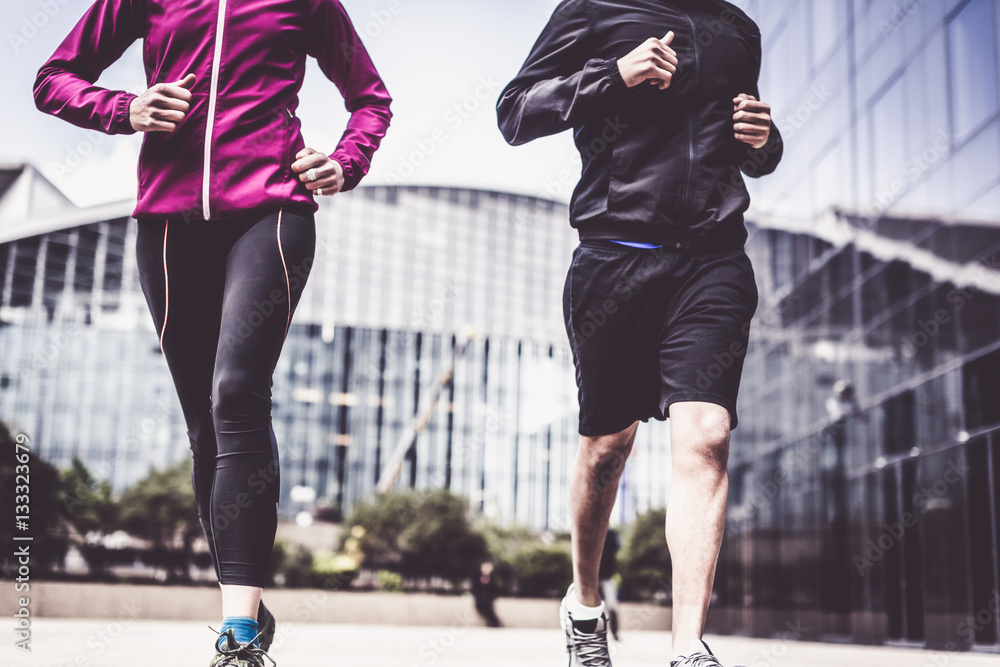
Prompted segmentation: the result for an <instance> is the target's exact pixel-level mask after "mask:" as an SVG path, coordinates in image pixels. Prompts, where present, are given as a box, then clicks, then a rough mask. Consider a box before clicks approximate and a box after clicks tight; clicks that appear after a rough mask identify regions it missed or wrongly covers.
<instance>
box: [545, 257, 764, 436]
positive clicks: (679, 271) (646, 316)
mask: <svg viewBox="0 0 1000 667" xmlns="http://www.w3.org/2000/svg"><path fill="white" fill-rule="evenodd" d="M757 296H758V295H757V285H756V282H755V280H754V272H753V267H752V266H751V264H750V258H749V257H747V255H746V253H745V252H744V251H743V249H742V248H741V249H737V250H731V251H726V252H722V253H717V254H708V255H691V254H688V253H684V252H677V251H673V250H669V249H665V248H662V249H661V248H657V249H651V250H646V249H637V248H631V247H627V246H622V245H619V244H616V243H612V242H611V241H591V240H586V241H583V242H582V243H581V244H580V245H579V246H578V247H577V248H576V250H575V251H574V252H573V262H572V264H570V268H569V273H568V275H567V277H566V286H565V289H564V292H563V317H564V318H565V321H566V332H567V334H568V335H569V340H570V345H571V347H572V349H573V360H574V362H575V364H576V383H577V387H578V388H579V399H580V434H581V435H585V436H591V437H593V436H599V435H609V434H612V433H618V432H620V431H623V430H625V429H626V428H628V427H629V426H631V425H632V424H633V423H634V422H636V421H648V420H649V419H650V418H653V419H658V420H661V421H663V420H665V419H666V418H667V416H668V415H669V408H670V406H671V405H672V404H673V403H679V402H684V401H702V402H707V403H715V404H717V405H721V406H722V407H724V408H726V410H728V411H729V414H730V416H731V418H732V421H731V427H732V428H736V424H737V421H738V420H737V416H736V396H737V394H738V393H739V387H740V376H741V375H742V374H743V360H744V357H745V356H746V352H747V343H748V340H749V336H750V320H751V319H752V318H753V315H754V313H755V312H756V310H757Z"/></svg>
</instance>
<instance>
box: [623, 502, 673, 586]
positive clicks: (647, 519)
mask: <svg viewBox="0 0 1000 667" xmlns="http://www.w3.org/2000/svg"><path fill="white" fill-rule="evenodd" d="M666 516H667V514H666V510H662V509H659V510H649V511H648V512H645V513H644V514H640V515H639V516H637V517H636V520H635V523H633V524H632V528H631V530H629V532H628V536H627V537H626V539H625V546H624V548H623V549H622V555H621V558H620V572H621V591H620V595H621V597H622V599H625V600H652V599H654V598H655V597H656V596H657V593H658V592H660V591H663V590H664V589H665V588H666V589H667V590H669V588H668V585H669V581H670V572H671V568H670V552H669V551H668V550H667V541H666V539H665V538H664V537H663V525H664V522H665V521H666Z"/></svg>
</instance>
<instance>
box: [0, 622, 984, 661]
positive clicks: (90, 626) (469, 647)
mask: <svg viewBox="0 0 1000 667" xmlns="http://www.w3.org/2000/svg"><path fill="white" fill-rule="evenodd" d="M287 620H288V621H289V622H280V621H281V619H279V624H278V634H277V636H276V639H275V646H274V647H273V648H272V650H271V652H270V653H271V657H272V658H274V660H275V661H276V662H277V664H278V665H279V666H280V667H321V666H322V667H470V666H471V667H511V666H512V665H525V666H527V667H532V666H535V665H537V666H538V667H541V666H543V665H544V666H545V667H563V666H564V665H565V664H566V662H565V653H564V649H563V645H562V642H563V638H562V635H561V632H560V631H559V630H530V629H501V630H489V629H486V628H480V627H468V626H465V625H460V624H456V625H455V626H453V627H436V628H435V627H414V626H406V627H399V626H373V625H329V624H317V623H300V622H295V619H294V618H293V619H287ZM10 627H11V624H10V623H6V624H5V630H6V631H5V632H3V633H2V636H3V639H2V641H3V645H2V646H0V665H3V666H4V667H159V666H161V665H162V666H163V667H206V666H207V665H208V661H209V659H210V658H211V655H212V650H211V645H212V641H213V639H214V635H213V633H212V632H211V631H210V630H209V629H208V628H207V627H206V626H205V624H204V623H203V622H183V621H140V620H129V619H125V620H123V621H115V620H73V619H50V618H42V619H36V620H34V621H33V624H32V633H33V634H32V643H31V645H32V652H31V653H30V654H28V653H23V652H21V651H17V650H15V649H14V648H13V634H12V633H11V632H10V631H9V629H8V628H10ZM623 638H624V641H622V642H621V643H617V644H616V643H612V646H611V648H612V656H613V660H614V663H615V665H617V666H618V667H666V665H667V658H668V656H667V654H666V651H665V647H666V646H668V645H669V635H668V634H667V633H665V632H652V631H650V632H627V631H626V632H623ZM708 642H709V644H710V645H711V646H712V648H713V650H714V651H715V652H716V653H717V654H718V655H719V657H720V658H721V659H722V662H723V664H724V665H726V667H735V665H737V664H742V665H746V666H747V667H859V666H860V667H987V666H991V667H996V665H998V664H1000V658H998V657H997V656H995V655H982V654H964V653H963V654H958V653H956V654H946V653H937V652H930V651H910V650H904V649H888V648H869V647H857V646H840V645H831V644H810V643H798V642H782V641H780V640H770V641H769V640H761V639H744V638H738V637H709V638H708Z"/></svg>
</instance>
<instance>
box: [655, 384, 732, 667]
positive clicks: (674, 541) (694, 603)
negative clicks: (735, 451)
mask: <svg viewBox="0 0 1000 667" xmlns="http://www.w3.org/2000/svg"><path fill="white" fill-rule="evenodd" d="M729 428H730V416H729V412H728V411H727V410H726V409H725V408H723V407H721V406H719V405H715V404H712V403H700V402H685V403H674V404H673V405H671V406H670V450H671V457H672V460H673V465H672V467H673V478H672V481H671V484H670V497H669V499H668V501H667V522H666V533H667V547H668V548H669V549H670V560H671V562H672V565H673V633H672V643H673V654H674V655H678V654H679V653H685V652H687V651H688V649H689V648H690V646H691V644H692V643H693V642H694V641H695V640H696V639H701V636H702V633H703V632H704V630H705V618H706V616H707V614H708V604H709V601H710V599H711V596H712V583H713V582H714V580H715V566H716V563H717V562H718V559H719V549H720V548H721V546H722V535H723V533H724V531H725V524H726V497H727V494H728V493H729V475H728V472H727V469H726V466H727V463H728V461H729Z"/></svg>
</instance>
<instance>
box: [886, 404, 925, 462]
mask: <svg viewBox="0 0 1000 667" xmlns="http://www.w3.org/2000/svg"><path fill="white" fill-rule="evenodd" d="M913 399H914V395H913V390H910V391H904V392H903V393H902V394H898V395H897V396H893V397H892V398H890V399H888V400H887V401H886V402H885V403H884V404H883V409H884V410H885V422H884V424H883V429H884V430H883V441H884V442H885V453H886V454H899V453H900V452H905V451H907V450H910V449H912V448H913V447H915V446H916V444H917V434H916V419H915V413H914V400H913Z"/></svg>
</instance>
